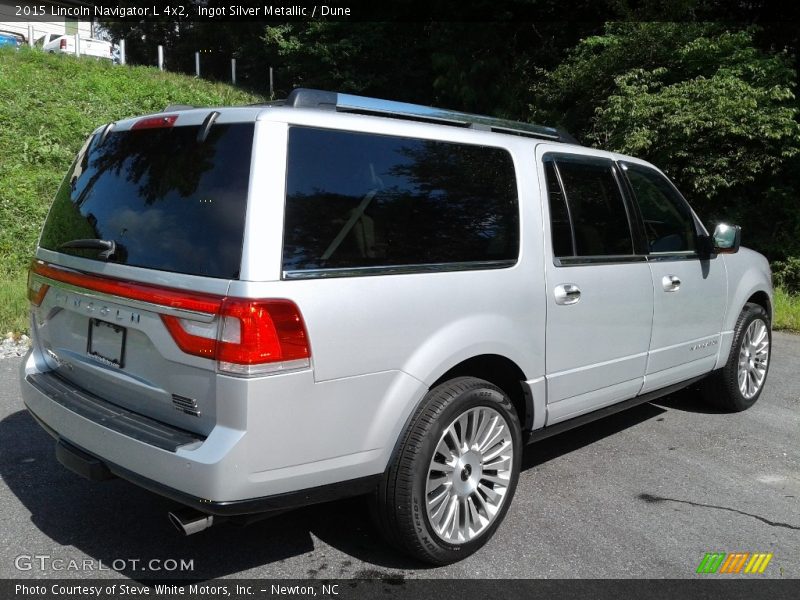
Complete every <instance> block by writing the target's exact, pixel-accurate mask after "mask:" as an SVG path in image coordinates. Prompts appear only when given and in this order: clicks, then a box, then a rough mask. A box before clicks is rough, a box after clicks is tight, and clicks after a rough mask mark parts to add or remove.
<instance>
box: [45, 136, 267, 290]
mask: <svg viewBox="0 0 800 600" xmlns="http://www.w3.org/2000/svg"><path fill="white" fill-rule="evenodd" d="M198 131H199V127H174V128H169V129H143V130H137V131H125V132H118V133H111V134H110V135H109V136H108V138H107V139H106V140H105V142H103V143H102V144H99V143H98V140H97V137H95V139H94V140H92V143H91V144H90V145H89V147H88V150H87V149H86V148H84V149H83V150H82V151H81V153H80V154H79V155H78V158H77V159H76V161H75V163H74V164H73V166H72V168H71V169H70V172H69V174H68V175H67V177H66V179H65V180H64V182H63V183H62V185H61V188H60V189H59V190H58V193H57V194H56V198H55V201H54V202H53V207H52V209H51V210H50V214H49V215H48V217H47V222H46V223H45V226H44V230H43V233H42V240H41V245H42V247H44V248H47V249H49V250H58V251H61V252H70V253H72V254H77V255H80V256H84V257H86V258H93V259H98V258H99V257H98V254H99V252H98V250H74V249H70V250H66V249H62V248H60V246H61V244H64V243H65V242H68V241H70V240H75V239H86V238H97V239H104V240H114V241H115V242H116V244H117V252H116V254H115V255H114V256H112V257H111V259H110V260H111V261H112V262H118V263H122V264H127V265H134V266H137V267H147V268H151V269H159V270H164V271H175V272H180V273H189V274H192V275H205V276H208V277H220V278H236V277H238V274H239V265H240V263H241V256H242V237H243V232H244V218H245V207H246V204H247V185H248V180H249V175H250V153H251V148H252V145H253V124H252V123H248V124H234V125H215V126H213V127H212V128H211V130H210V132H209V134H208V137H207V138H206V140H205V141H204V142H198V141H197V133H198Z"/></svg>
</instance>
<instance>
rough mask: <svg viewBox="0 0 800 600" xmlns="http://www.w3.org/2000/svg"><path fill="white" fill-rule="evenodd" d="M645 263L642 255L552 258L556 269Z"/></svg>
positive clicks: (645, 258) (645, 259) (644, 257)
mask: <svg viewBox="0 0 800 600" xmlns="http://www.w3.org/2000/svg"><path fill="white" fill-rule="evenodd" d="M638 262H647V257H646V256H645V255H643V254H620V255H608V256H605V255H604V256H564V257H561V258H558V257H555V258H553V264H554V265H555V266H556V267H583V266H587V265H617V264H627V263H638Z"/></svg>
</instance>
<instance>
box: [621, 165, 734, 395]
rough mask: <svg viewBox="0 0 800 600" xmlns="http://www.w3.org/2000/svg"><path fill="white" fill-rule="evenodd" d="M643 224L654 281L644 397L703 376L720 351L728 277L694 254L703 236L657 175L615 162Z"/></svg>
mask: <svg viewBox="0 0 800 600" xmlns="http://www.w3.org/2000/svg"><path fill="white" fill-rule="evenodd" d="M620 167H621V169H622V172H623V173H624V175H625V176H626V177H627V180H628V182H629V183H630V187H631V189H632V190H633V194H634V196H635V199H636V203H637V205H638V209H639V211H640V213H641V218H642V222H643V223H644V229H645V237H646V239H647V246H648V250H649V254H648V264H649V266H650V272H651V277H652V281H653V302H654V310H653V336H652V341H651V343H650V356H649V359H648V362H647V371H646V374H645V384H644V388H643V390H642V391H643V392H649V391H652V390H657V389H659V388H662V387H666V386H668V385H671V384H674V383H678V382H680V381H685V380H687V379H691V378H692V377H696V376H699V375H703V374H705V373H708V372H709V371H711V370H712V369H713V368H714V365H715V363H716V361H717V354H718V352H719V342H720V331H721V329H722V320H723V317H724V315H725V310H726V297H727V273H726V270H725V263H724V262H723V260H722V258H721V257H719V256H715V257H710V258H708V257H703V258H701V256H700V255H699V254H698V252H697V250H698V248H697V240H698V236H699V235H703V234H705V233H706V232H705V231H704V229H703V227H702V225H701V224H700V223H699V220H698V219H697V217H696V216H695V215H694V213H693V212H692V210H691V208H690V207H689V205H688V203H687V202H686V200H684V198H683V197H682V196H681V195H680V193H679V192H678V191H677V189H676V188H675V186H673V185H672V184H671V183H670V181H669V180H668V179H667V178H666V177H665V176H664V175H662V174H661V173H659V172H658V171H656V170H655V169H652V168H650V167H647V166H645V165H640V164H637V163H620Z"/></svg>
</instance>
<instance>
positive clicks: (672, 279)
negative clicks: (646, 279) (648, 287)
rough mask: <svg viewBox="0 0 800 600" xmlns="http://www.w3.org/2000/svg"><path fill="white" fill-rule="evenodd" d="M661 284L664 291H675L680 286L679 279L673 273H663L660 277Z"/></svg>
mask: <svg viewBox="0 0 800 600" xmlns="http://www.w3.org/2000/svg"><path fill="white" fill-rule="evenodd" d="M661 285H662V286H663V287H664V291H665V292H677V291H678V289H679V288H680V287H681V280H680V278H678V277H676V276H675V275H664V277H662V278H661Z"/></svg>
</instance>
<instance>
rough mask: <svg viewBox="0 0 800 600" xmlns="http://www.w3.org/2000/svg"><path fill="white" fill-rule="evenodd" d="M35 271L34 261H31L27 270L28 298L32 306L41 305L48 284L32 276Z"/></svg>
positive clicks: (48, 287)
mask: <svg viewBox="0 0 800 600" xmlns="http://www.w3.org/2000/svg"><path fill="white" fill-rule="evenodd" d="M35 272H36V263H31V267H30V269H29V270H28V300H30V301H31V304H33V306H41V304H42V300H44V297H45V294H47V290H48V289H50V286H49V285H47V284H46V283H44V282H43V281H41V280H40V279H37V278H36V277H34V274H35Z"/></svg>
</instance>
